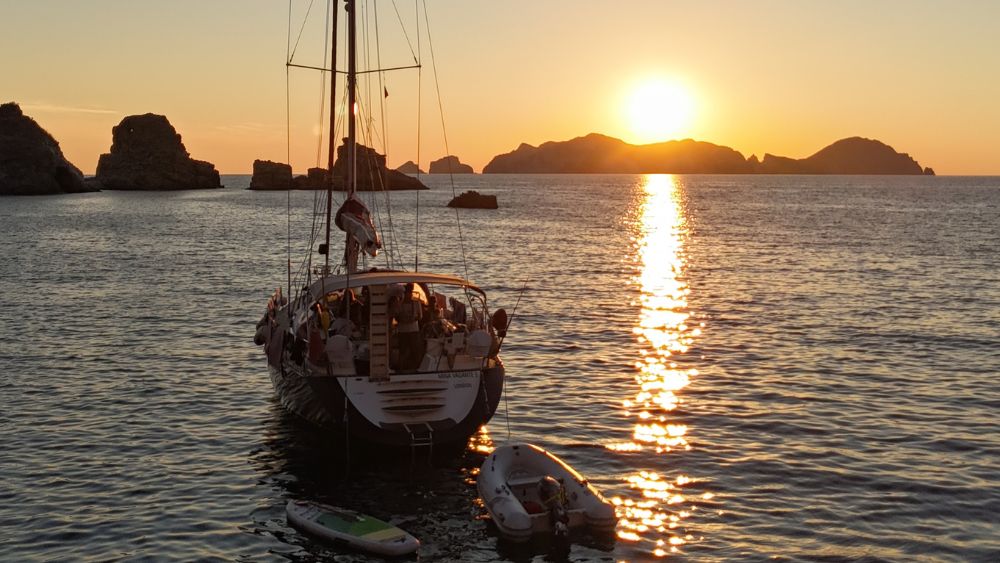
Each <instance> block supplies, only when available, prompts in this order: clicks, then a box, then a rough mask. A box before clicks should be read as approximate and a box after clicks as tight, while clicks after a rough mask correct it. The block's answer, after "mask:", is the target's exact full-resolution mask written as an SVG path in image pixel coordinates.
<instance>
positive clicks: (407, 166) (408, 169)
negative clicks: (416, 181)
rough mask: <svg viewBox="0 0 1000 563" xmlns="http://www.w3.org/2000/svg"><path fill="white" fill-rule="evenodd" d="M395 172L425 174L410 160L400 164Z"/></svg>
mask: <svg viewBox="0 0 1000 563" xmlns="http://www.w3.org/2000/svg"><path fill="white" fill-rule="evenodd" d="M396 172H402V173H403V174H426V172H424V171H423V170H421V169H420V167H419V166H417V163H416V162H413V161H412V160H407V161H406V162H404V163H403V164H401V165H400V166H399V168H396Z"/></svg>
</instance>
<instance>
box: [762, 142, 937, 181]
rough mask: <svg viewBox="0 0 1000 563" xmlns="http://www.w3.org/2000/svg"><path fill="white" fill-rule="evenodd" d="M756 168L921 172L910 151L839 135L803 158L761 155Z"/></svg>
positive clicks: (764, 171)
mask: <svg viewBox="0 0 1000 563" xmlns="http://www.w3.org/2000/svg"><path fill="white" fill-rule="evenodd" d="M756 168H757V169H756V170H754V171H755V172H759V173H762V174H923V173H924V170H923V169H922V168H921V167H920V165H919V164H917V161H915V160H913V158H911V157H910V155H908V154H905V153H898V152H896V151H895V150H894V149H893V148H892V147H890V146H889V145H887V144H885V143H882V142H880V141H876V140H873V139H865V138H862V137H850V138H847V139H841V140H839V141H837V142H835V143H833V144H832V145H830V146H828V147H826V148H824V149H822V150H820V151H819V152H817V153H816V154H814V155H812V156H810V157H808V158H803V159H798V160H795V159H791V158H785V157H780V156H774V155H770V154H766V155H764V160H763V161H762V162H761V163H760V165H759V166H758V167H756Z"/></svg>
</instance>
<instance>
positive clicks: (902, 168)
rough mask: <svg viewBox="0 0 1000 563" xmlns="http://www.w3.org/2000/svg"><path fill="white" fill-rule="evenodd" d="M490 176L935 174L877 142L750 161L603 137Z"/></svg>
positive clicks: (524, 151)
mask: <svg viewBox="0 0 1000 563" xmlns="http://www.w3.org/2000/svg"><path fill="white" fill-rule="evenodd" d="M483 173H484V174H914V175H916V174H929V175H933V174H934V171H933V170H932V169H931V168H921V167H920V165H919V164H918V163H917V161H916V160H914V159H913V158H912V157H910V155H908V154H905V153H898V152H896V150H895V149H893V148H892V147H890V146H889V145H886V144H885V143H882V142H880V141H876V140H873V139H865V138H862V137H850V138H847V139H841V140H839V141H837V142H835V143H833V144H831V145H830V146H828V147H825V148H823V149H822V150H820V151H819V152H817V153H816V154H814V155H812V156H810V157H808V158H802V159H793V158H787V157H783V156H775V155H772V154H765V155H764V159H763V160H758V159H757V157H756V155H754V156H751V157H750V158H744V157H743V155H742V154H740V153H739V152H737V151H735V150H733V149H731V148H729V147H724V146H721V145H715V144H712V143H706V142H703V141H695V140H692V139H685V140H683V141H666V142H663V143H653V144H649V145H631V144H629V143H626V142H625V141H622V140H620V139H615V138H613V137H608V136H607V135H601V134H598V133H591V134H590V135H587V136H585V137H577V138H575V139H571V140H569V141H559V142H556V141H552V142H548V143H543V144H542V145H540V146H538V147H534V146H531V145H528V144H525V143H522V144H521V146H519V147H518V148H517V149H515V150H514V151H512V152H509V153H507V154H502V155H499V156H495V157H493V160H491V161H490V163H489V164H487V165H486V167H485V168H483Z"/></svg>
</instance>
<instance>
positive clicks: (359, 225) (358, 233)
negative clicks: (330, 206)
mask: <svg viewBox="0 0 1000 563" xmlns="http://www.w3.org/2000/svg"><path fill="white" fill-rule="evenodd" d="M335 223H336V224H337V227H339V228H340V230H342V231H344V232H345V233H347V234H349V235H351V236H352V237H354V239H355V240H356V241H358V245H360V246H361V249H362V250H364V251H365V252H366V253H367V254H368V255H369V256H373V257H374V256H376V255H377V254H378V251H379V249H380V248H382V239H381V237H379V235H378V231H376V230H375V223H374V222H373V221H372V214H371V212H370V211H368V208H367V207H365V204H364V203H363V202H362V201H361V200H360V199H358V198H357V197H356V196H355V195H354V194H351V196H350V197H348V198H347V200H345V201H344V203H343V205H341V206H340V209H338V210H337V217H336V219H335Z"/></svg>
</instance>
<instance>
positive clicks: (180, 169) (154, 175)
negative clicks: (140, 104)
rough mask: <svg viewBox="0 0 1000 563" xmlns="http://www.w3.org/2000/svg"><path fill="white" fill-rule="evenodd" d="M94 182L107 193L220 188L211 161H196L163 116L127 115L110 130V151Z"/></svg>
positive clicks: (104, 158) (99, 164)
mask: <svg viewBox="0 0 1000 563" xmlns="http://www.w3.org/2000/svg"><path fill="white" fill-rule="evenodd" d="M96 179H97V182H98V183H100V185H101V186H102V187H103V188H105V189H108V190H197V189H214V188H221V187H222V184H221V183H220V182H219V171H218V170H216V169H215V165H214V164H212V163H211V162H205V161H203V160H195V159H193V158H191V155H190V154H188V151H187V149H185V148H184V143H183V142H181V136H180V135H179V134H178V133H177V130H176V129H174V126H173V125H171V124H170V121H168V120H167V118H166V117H165V116H162V115H156V114H153V113H146V114H143V115H130V116H128V117H126V118H125V119H122V121H121V123H119V124H118V125H116V126H115V127H114V128H112V130H111V152H108V153H105V154H102V155H101V157H100V159H98V161H97V175H96Z"/></svg>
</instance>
